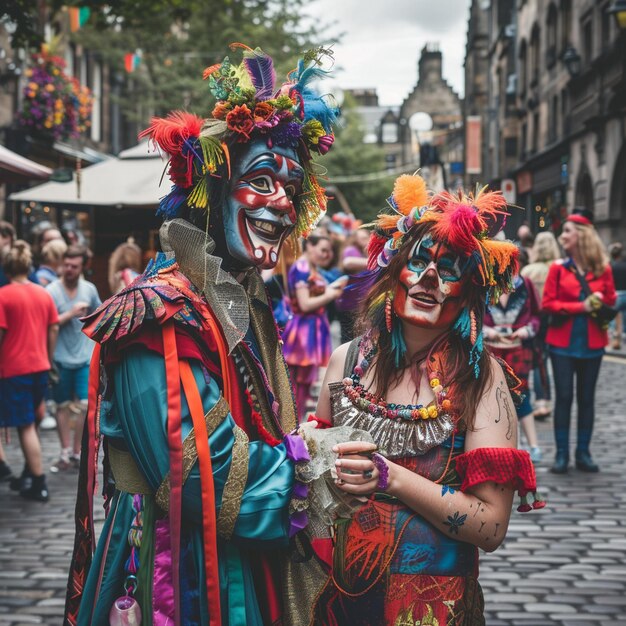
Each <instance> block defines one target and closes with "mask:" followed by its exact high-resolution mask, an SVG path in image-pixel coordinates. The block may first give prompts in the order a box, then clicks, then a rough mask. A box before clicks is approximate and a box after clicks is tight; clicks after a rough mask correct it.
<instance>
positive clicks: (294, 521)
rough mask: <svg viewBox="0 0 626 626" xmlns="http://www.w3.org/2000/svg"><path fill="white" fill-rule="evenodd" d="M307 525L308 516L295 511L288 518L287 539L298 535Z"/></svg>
mask: <svg viewBox="0 0 626 626" xmlns="http://www.w3.org/2000/svg"><path fill="white" fill-rule="evenodd" d="M308 523H309V516H308V515H307V514H306V511H296V512H295V513H294V514H293V515H291V517H290V518H289V537H293V536H294V535H295V534H296V533H299V532H300V531H301V530H302V529H303V528H306V526H307V524H308Z"/></svg>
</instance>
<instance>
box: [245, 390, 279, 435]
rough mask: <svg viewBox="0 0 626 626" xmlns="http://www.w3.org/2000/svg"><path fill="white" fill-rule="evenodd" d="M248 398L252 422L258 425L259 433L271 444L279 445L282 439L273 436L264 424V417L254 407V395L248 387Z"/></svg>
mask: <svg viewBox="0 0 626 626" xmlns="http://www.w3.org/2000/svg"><path fill="white" fill-rule="evenodd" d="M245 394H246V400H247V401H248V406H249V407H250V416H251V417H252V423H253V424H254V425H255V426H256V429H257V431H258V433H259V436H260V437H261V439H262V440H263V441H265V443H267V444H268V445H270V446H277V445H278V444H279V443H280V442H281V440H280V439H276V437H274V436H272V435H271V434H270V433H269V432H267V429H266V428H265V426H263V417H262V415H261V414H260V413H259V412H258V411H257V410H256V409H255V408H254V402H253V400H252V395H251V394H250V391H249V390H248V389H246V390H245Z"/></svg>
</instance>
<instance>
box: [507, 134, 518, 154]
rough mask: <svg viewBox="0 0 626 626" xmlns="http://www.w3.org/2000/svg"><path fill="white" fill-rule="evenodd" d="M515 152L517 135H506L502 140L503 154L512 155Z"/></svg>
mask: <svg viewBox="0 0 626 626" xmlns="http://www.w3.org/2000/svg"><path fill="white" fill-rule="evenodd" d="M516 154H517V137H507V138H506V139H505V140H504V156H505V157H514V156H515V155H516Z"/></svg>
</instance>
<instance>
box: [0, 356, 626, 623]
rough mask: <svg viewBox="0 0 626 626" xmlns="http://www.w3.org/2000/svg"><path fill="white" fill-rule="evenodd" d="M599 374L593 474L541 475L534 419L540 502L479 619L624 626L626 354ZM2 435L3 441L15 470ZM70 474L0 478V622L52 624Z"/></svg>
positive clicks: (483, 575) (490, 584) (486, 557)
mask: <svg viewBox="0 0 626 626" xmlns="http://www.w3.org/2000/svg"><path fill="white" fill-rule="evenodd" d="M600 376H601V378H600V382H599V388H598V399H597V413H598V416H597V420H596V432H595V435H594V440H593V453H594V456H595V458H596V460H597V461H598V462H599V463H600V465H601V467H602V472H601V473H600V474H597V475H588V474H582V473H580V472H577V471H576V470H570V473H569V474H568V475H567V476H554V475H553V474H550V473H549V472H548V467H549V464H550V461H551V457H552V452H553V446H552V432H551V428H552V423H551V420H549V421H548V422H545V423H540V424H539V425H538V427H539V436H540V441H541V445H542V447H543V448H544V451H545V460H544V461H543V463H541V464H540V465H539V466H538V478H539V482H540V485H541V489H542V491H543V492H544V493H545V494H546V495H547V497H548V507H547V508H546V509H544V510H542V511H536V512H532V513H527V514H524V515H521V514H518V513H514V514H513V517H512V520H511V524H510V527H509V532H508V537H507V540H506V542H505V544H504V546H503V547H501V548H500V549H499V550H498V551H496V552H495V553H492V554H483V555H482V558H481V571H480V581H481V584H482V586H483V589H484V591H485V603H486V610H487V624H488V626H504V625H507V626H517V625H525V626H531V625H536V626H545V625H548V624H555V625H557V626H587V625H594V626H609V625H620V624H621V625H625V626H626V478H625V476H624V473H623V470H622V464H623V461H624V457H625V453H624V443H623V442H626V360H625V359H618V358H615V357H607V358H605V361H604V364H603V366H602V372H601V375H600ZM11 437H12V441H11V443H10V444H8V445H6V446H5V448H6V450H7V455H8V458H9V461H10V463H11V466H12V468H13V471H14V472H19V471H20V470H21V464H22V461H21V454H20V451H19V446H18V442H17V438H16V436H15V435H14V434H13V433H12V434H11ZM42 439H43V448H44V454H45V457H46V465H47V466H49V465H50V464H51V463H52V462H53V461H54V459H55V457H56V455H57V454H58V450H59V448H58V442H57V439H56V434H55V433H54V432H52V433H51V432H44V433H43V434H42ZM76 478H77V474H76V473H68V474H60V475H49V487H50V492H51V499H50V502H49V503H47V504H40V503H37V502H27V501H24V500H22V499H21V498H20V497H19V496H17V495H15V494H14V493H13V492H10V491H9V488H8V485H6V484H1V485H0V626H9V625H11V626H21V625H26V624H49V625H51V626H60V625H61V616H62V612H63V602H64V596H65V585H66V579H67V570H68V566H69V559H70V555H71V549H72V541H73V534H74V529H73V515H74V497H75V489H76ZM376 626H378V625H376ZM441 626H443V625H441Z"/></svg>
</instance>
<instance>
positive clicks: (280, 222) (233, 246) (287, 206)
mask: <svg viewBox="0 0 626 626" xmlns="http://www.w3.org/2000/svg"><path fill="white" fill-rule="evenodd" d="M303 179H304V170H303V169H302V167H301V166H300V164H299V162H298V157H297V155H296V152H295V150H293V149H286V148H280V147H274V148H272V149H270V148H268V147H267V144H266V143H265V142H264V141H255V142H252V143H251V144H250V147H249V148H248V150H246V152H244V154H243V156H242V158H241V159H239V160H238V162H237V163H236V164H235V167H234V171H233V176H232V178H231V182H230V186H229V192H228V196H227V198H226V202H225V206H224V238H225V241H226V247H227V249H228V252H229V254H230V255H231V256H232V257H233V258H234V259H235V260H237V261H239V262H240V263H243V264H245V265H247V266H252V265H256V266H257V267H260V268H261V269H270V268H272V267H274V266H275V265H276V262H277V261H278V254H279V253H280V248H281V246H282V244H283V242H284V241H285V239H286V238H287V237H288V236H289V234H290V233H291V232H292V231H293V229H294V227H295V225H296V218H297V214H296V206H295V202H296V200H295V199H296V197H297V196H298V195H299V194H300V193H301V192H302V182H303Z"/></svg>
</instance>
